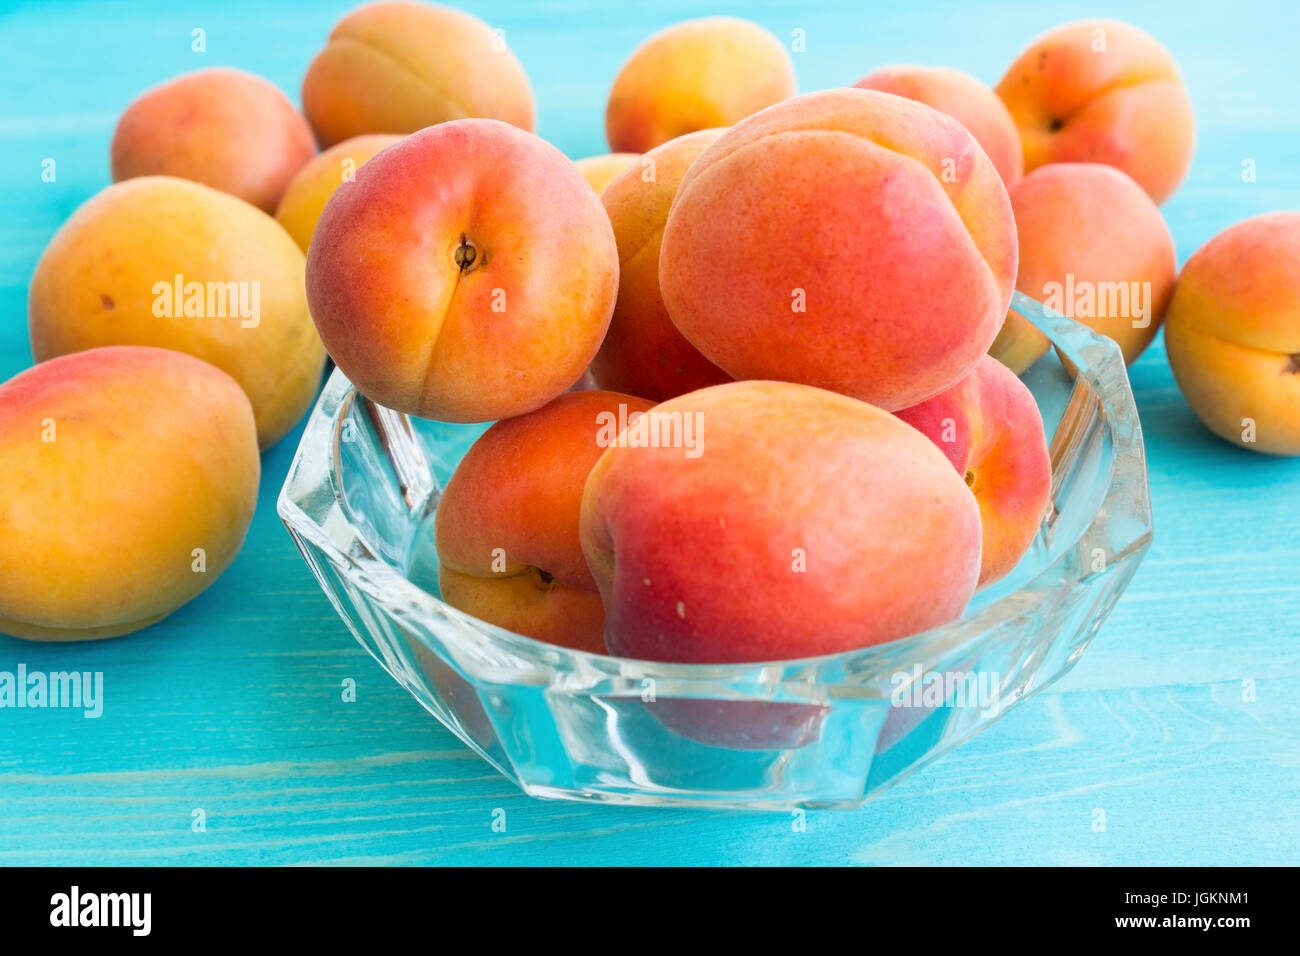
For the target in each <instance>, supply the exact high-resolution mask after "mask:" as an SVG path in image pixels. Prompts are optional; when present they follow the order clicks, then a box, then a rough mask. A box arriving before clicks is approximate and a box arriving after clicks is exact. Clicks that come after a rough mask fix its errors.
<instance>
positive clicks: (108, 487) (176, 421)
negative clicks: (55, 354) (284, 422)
mask: <svg viewBox="0 0 1300 956" xmlns="http://www.w3.org/2000/svg"><path fill="white" fill-rule="evenodd" d="M260 468H261V464H260V460H259V458H258V453H257V432H256V429H255V427H254V424H253V411H252V408H251V407H250V406H249V404H248V399H247V397H246V396H245V395H244V393H243V391H242V390H241V389H240V387H239V385H238V383H237V382H235V380H234V379H232V378H231V377H230V376H228V375H226V374H225V373H224V372H222V371H220V370H219V369H217V368H214V367H213V366H211V365H208V364H207V363H206V362H200V361H199V360H198V359H195V358H191V357H190V356H188V355H184V354H182V353H180V352H173V351H170V350H167V349H155V348H143V347H137V346H122V347H112V348H101V349H90V350H89V351H85V352H78V353H76V354H75V355H66V356H63V357H61V358H56V359H51V360H50V361H48V362H43V363H42V364H40V365H37V366H36V367H35V368H31V369H28V370H27V371H25V372H22V373H21V374H19V375H17V376H16V377H14V378H12V379H10V380H9V381H8V382H6V383H5V384H3V385H0V484H2V485H3V489H4V490H3V496H2V497H3V500H4V518H3V520H0V632H3V633H5V634H12V635H13V636H15V637H21V638H25V639H27V640H33V641H78V640H91V639H95V638H103V637H117V636H118V635H121V634H128V633H130V632H132V631H137V630H139V629H140V628H142V627H146V626H148V625H150V624H153V623H154V622H156V621H158V620H161V619H162V618H164V617H166V616H167V615H168V614H170V613H171V612H172V611H174V610H176V608H178V607H180V606H181V605H182V604H184V603H185V602H187V601H189V600H190V599H191V598H193V597H195V596H196V595H197V594H199V593H200V592H201V591H203V590H204V589H205V588H207V587H208V585H209V584H211V583H212V582H213V581H215V580H216V579H217V578H218V577H220V576H221V573H222V572H223V571H224V570H225V569H226V567H227V566H229V564H230V563H231V561H233V560H234V558H235V555H236V554H237V553H238V552H239V548H240V546H241V544H242V543H243V540H244V535H245V533H246V532H247V530H248V525H249V522H250V521H251V520H252V517H253V509H254V507H255V506H256V504H257V486H258V478H259V472H260Z"/></svg>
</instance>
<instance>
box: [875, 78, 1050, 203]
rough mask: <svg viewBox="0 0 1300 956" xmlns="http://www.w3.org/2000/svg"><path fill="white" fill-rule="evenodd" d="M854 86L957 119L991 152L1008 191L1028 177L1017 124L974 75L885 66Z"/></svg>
mask: <svg viewBox="0 0 1300 956" xmlns="http://www.w3.org/2000/svg"><path fill="white" fill-rule="evenodd" d="M853 85H854V86H856V87H857V88H858V89H861V90H879V91H880V92H881V93H893V94H894V95H895V96H905V97H907V99H909V100H916V101H917V102H918V103H924V104H925V105H926V106H933V107H934V108H935V109H937V110H938V111H939V112H940V113H946V114H947V115H949V116H951V117H952V118H953V119H955V120H956V121H957V122H959V123H961V125H962V126H965V127H966V129H968V130H970V133H971V135H972V136H974V137H975V141H976V142H977V143H979V144H980V146H982V147H983V148H984V152H986V153H988V155H989V159H990V160H992V161H993V165H994V167H995V168H996V169H997V171H998V175H1000V176H1001V177H1002V181H1003V182H1004V183H1006V185H1007V188H1008V189H1010V188H1011V187H1012V186H1014V185H1015V184H1016V181H1017V180H1019V179H1020V177H1021V176H1022V175H1023V174H1024V166H1025V158H1024V150H1023V148H1022V147H1021V145H1020V133H1019V131H1017V129H1016V123H1015V120H1013V119H1012V118H1011V113H1010V112H1009V111H1008V110H1007V107H1006V104H1005V103H1003V102H1002V101H1001V100H1000V99H998V97H997V94H996V93H994V92H993V91H992V90H991V89H989V88H988V87H987V86H985V85H984V84H983V83H981V82H980V81H979V80H977V79H975V77H973V76H971V75H970V74H969V73H964V72H962V71H961V70H955V69H953V68H952V67H947V66H913V65H898V66H882V67H881V68H880V69H878V70H876V71H874V72H872V73H869V74H867V75H866V76H864V77H863V78H862V79H860V80H858V82H856V83H854V84H853Z"/></svg>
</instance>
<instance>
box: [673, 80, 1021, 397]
mask: <svg viewBox="0 0 1300 956" xmlns="http://www.w3.org/2000/svg"><path fill="white" fill-rule="evenodd" d="M760 141H761V144H760ZM1015 276H1016V232H1015V223H1014V222H1013V220H1012V214H1011V203H1010V200H1009V199H1008V198H1007V191H1006V188H1005V187H1004V186H1003V184H1002V180H1001V178H1000V177H999V176H998V173H997V170H996V169H994V167H993V164H992V162H991V161H990V160H989V158H988V156H987V155H986V154H985V153H984V150H982V149H981V148H980V146H979V144H978V143H976V141H975V139H974V137H973V136H971V134H970V133H969V132H967V130H966V129H965V128H964V127H963V126H961V124H960V123H958V122H957V121H956V120H954V119H952V118H951V117H949V116H946V115H944V114H943V113H940V112H939V111H938V110H935V109H932V108H931V107H928V106H925V105H924V104H921V103H916V102H913V101H911V100H907V99H904V98H902V97H899V96H893V95H890V94H887V93H878V92H875V91H872V90H857V89H840V90H828V91H825V92H821V93H808V94H805V95H804V96H799V97H795V98H794V99H791V100H787V101H786V102H784V103H781V104H779V105H777V106H773V107H770V108H769V109H766V110H764V111H763V112H761V113H759V114H757V115H755V116H752V117H750V118H749V119H747V120H743V121H742V122H740V123H738V124H737V125H736V126H734V127H732V128H731V129H730V130H728V131H727V132H726V133H724V134H723V135H722V137H721V138H719V139H718V140H717V141H716V142H715V143H713V144H712V145H711V146H709V147H708V148H707V149H706V150H705V151H704V152H703V153H701V154H700V157H699V158H698V159H697V160H696V161H695V162H694V163H693V164H692V165H691V167H690V169H688V170H687V172H686V175H685V177H684V178H683V180H682V183H681V186H680V188H679V189H678V191H677V197H676V199H674V200H673V205H672V209H671V210H670V212H669V214H668V222H667V225H666V226H665V228H664V235H663V245H662V248H661V250H660V257H659V285H660V288H661V289H662V290H663V301H664V305H665V306H666V307H667V310H668V314H669V315H670V316H671V317H672V320H673V324H674V325H676V326H677V329H678V330H679V331H680V332H681V333H682V334H683V335H684V336H685V337H686V339H687V340H688V341H689V342H690V343H691V344H692V345H693V346H695V348H697V349H698V350H699V351H700V352H701V353H702V354H703V355H704V357H705V358H707V359H709V361H711V362H713V363H714V364H715V365H717V366H718V367H719V368H721V369H722V370H723V371H725V372H727V373H728V374H729V375H731V376H732V377H734V378H737V379H750V378H757V379H776V380H783V381H795V382H803V383H805V384H809V385H816V386H819V387H821V388H827V389H830V390H832V391H837V392H842V393H844V394H846V395H852V396H853V397H855V398H859V399H862V400H863V401H867V402H870V403H872V404H875V405H879V406H880V407H882V408H884V409H886V410H891V411H892V410H895V409H898V408H906V407H907V406H909V405H914V404H916V403H917V402H920V401H924V400H925V399H926V398H929V397H930V396H931V395H934V394H937V393H938V392H940V391H942V390H943V389H945V388H947V387H948V386H949V385H951V384H952V383H953V382H955V381H956V380H957V379H959V378H961V377H962V376H963V375H965V374H966V373H967V372H968V371H970V369H971V368H973V367H974V365H975V363H976V362H977V361H979V358H980V356H981V355H983V354H984V352H985V351H987V349H988V347H989V345H990V344H991V343H992V342H993V338H994V336H995V335H996V334H997V331H998V328H999V327H1000V326H1001V324H1002V320H1003V318H1004V317H1005V315H1006V312H1007V307H1008V305H1009V303H1010V300H1011V290H1012V285H1013V284H1014V282H1015ZM864 289H870V290H871V294H870V295H865V294H863V290H864Z"/></svg>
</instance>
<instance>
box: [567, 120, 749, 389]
mask: <svg viewBox="0 0 1300 956" xmlns="http://www.w3.org/2000/svg"><path fill="white" fill-rule="evenodd" d="M722 133H723V130H720V129H716V130H701V131H700V132H698V133H687V134H686V135H685V136H679V137H677V138H676V139H673V140H669V141H668V142H667V143H664V144H663V145H662V146H658V147H656V148H654V149H652V150H651V151H650V152H648V153H647V154H646V155H645V157H644V159H643V161H642V162H641V163H637V164H636V165H634V166H632V167H631V168H629V169H627V170H625V171H624V172H623V173H621V174H620V175H619V176H617V177H616V178H615V179H614V181H613V182H611V183H610V184H609V186H607V187H606V189H605V192H604V193H603V194H602V195H601V201H602V202H603V203H604V204H605V211H606V212H607V213H609V221H610V223H612V224H613V226H614V239H615V241H616V242H617V243H618V257H619V280H618V300H617V301H616V302H615V304H614V316H613V318H612V319H611V320H610V323H609V331H608V332H607V333H606V335H605V341H604V342H603V343H602V344H601V346H600V351H599V352H597V353H596V358H595V359H594V360H593V361H592V363H591V374H592V377H593V378H594V379H595V381H596V384H597V385H599V386H600V387H601V388H608V389H613V390H614V391H619V392H628V393H630V394H632V395H642V396H644V397H646V398H652V399H654V400H655V401H660V402H661V401H664V400H666V399H669V398H673V397H674V396H677V395H682V394H684V393H686V392H690V391H694V390H695V389H697V388H705V387H706V386H709V385H720V384H721V383H723V382H729V381H731V376H729V375H728V374H727V373H726V372H724V371H722V369H720V368H718V367H717V366H716V365H714V364H713V363H712V362H710V361H709V360H708V359H706V358H705V357H704V356H703V355H701V354H700V352H699V350H698V349H696V348H695V346H693V345H691V343H690V342H688V341H686V339H685V338H684V337H683V336H682V334H681V333H680V332H678V331H677V327H676V326H675V325H673V320H672V319H671V318H670V317H669V315H668V310H667V309H665V308H664V303H663V293H662V292H661V291H660V289H659V250H660V246H661V245H662V243H663V231H664V223H665V222H666V221H667V219H668V209H669V207H671V206H672V202H673V197H674V196H675V195H676V194H677V187H678V185H679V184H680V183H681V180H682V177H683V176H685V175H686V170H687V169H689V168H690V165H691V163H693V162H694V161H695V159H696V157H698V156H699V155H700V153H701V152H703V151H704V149H705V148H706V147H707V146H708V145H709V144H710V143H712V142H714V141H715V140H716V139H717V138H718V137H719V136H721V135H722ZM651 170H653V175H652V176H651V175H650V171H651Z"/></svg>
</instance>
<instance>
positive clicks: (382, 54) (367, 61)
mask: <svg viewBox="0 0 1300 956" xmlns="http://www.w3.org/2000/svg"><path fill="white" fill-rule="evenodd" d="M302 109H303V112H304V113H305V114H306V115H307V120H308V121H309V122H310V123H311V128H312V129H313V130H315V131H316V138H317V139H319V140H320V142H321V145H322V146H333V145H334V144H335V143H340V142H342V141H343V140H345V139H351V138H352V137H354V136H361V135H362V134H365V133H414V132H415V131H416V130H420V129H424V127H426V126H433V125H434V124H435V123H444V122H446V121H447V120H456V119H465V118H468V117H483V118H487V119H498V120H502V121H504V122H506V123H511V124H513V125H515V126H518V127H519V128H520V129H526V130H529V131H531V130H532V128H533V91H532V88H531V87H530V86H529V85H528V77H527V76H526V75H525V74H524V68H523V67H522V66H521V65H520V63H519V61H518V60H517V59H515V55H514V54H513V53H511V52H510V50H509V48H508V47H507V46H506V44H505V38H504V35H503V34H502V33H501V32H499V31H494V30H493V29H492V28H491V27H490V26H488V25H487V24H486V23H484V22H483V21H482V20H480V19H478V18H477V17H474V16H471V15H470V14H468V13H464V12H462V11H460V10H454V9H452V8H451V7H443V6H438V5H436V4H431V3H414V2H408V0H395V2H386V3H370V4H366V5H365V6H361V7H358V8H357V9H355V10H353V11H352V12H351V13H349V14H347V15H346V16H345V17H343V19H342V20H340V21H339V22H338V23H337V24H336V25H335V26H334V29H333V30H332V31H331V32H330V36H329V41H328V42H327V43H326V45H325V49H324V50H322V51H321V52H320V53H318V54H316V58H315V59H314V60H312V62H311V66H309V67H308V68H307V75H306V76H305V77H304V78H303V81H302Z"/></svg>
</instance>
